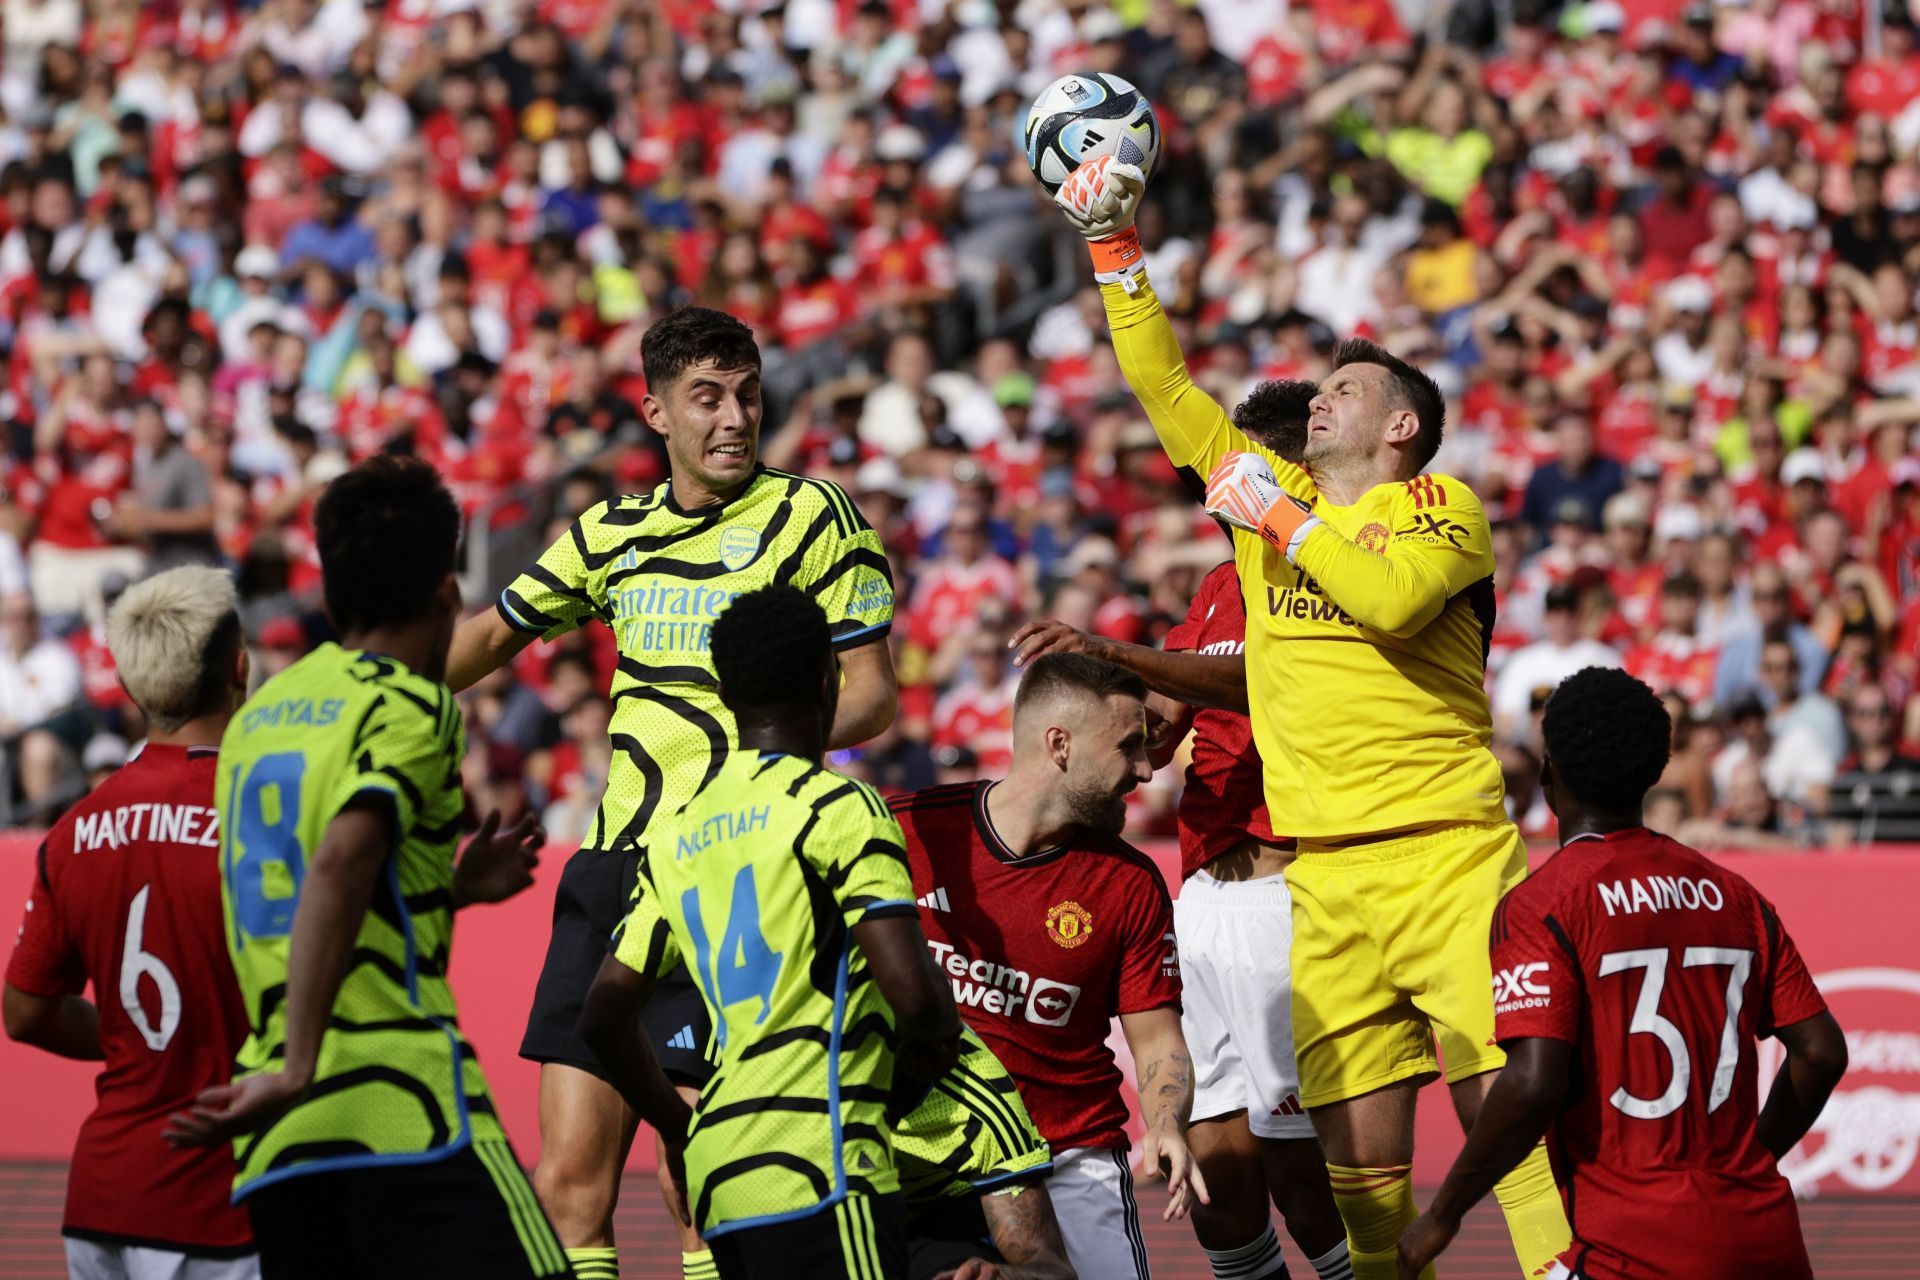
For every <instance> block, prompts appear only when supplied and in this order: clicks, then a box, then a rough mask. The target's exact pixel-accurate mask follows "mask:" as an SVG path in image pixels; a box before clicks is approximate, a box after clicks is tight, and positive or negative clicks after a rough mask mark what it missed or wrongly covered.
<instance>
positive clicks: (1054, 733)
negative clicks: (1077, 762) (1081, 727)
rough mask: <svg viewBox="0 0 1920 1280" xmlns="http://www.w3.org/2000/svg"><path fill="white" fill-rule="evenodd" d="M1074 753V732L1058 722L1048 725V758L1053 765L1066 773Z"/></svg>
mask: <svg viewBox="0 0 1920 1280" xmlns="http://www.w3.org/2000/svg"><path fill="white" fill-rule="evenodd" d="M1072 755H1073V734H1072V733H1071V732H1069V731H1068V730H1066V729H1063V728H1061V727H1060V726H1059V725H1057V724H1052V725H1048V726H1047V758H1048V759H1050V760H1052V761H1053V767H1054V768H1056V769H1058V770H1060V772H1062V773H1065V772H1066V771H1067V762H1068V760H1069V759H1070V758H1071V757H1072Z"/></svg>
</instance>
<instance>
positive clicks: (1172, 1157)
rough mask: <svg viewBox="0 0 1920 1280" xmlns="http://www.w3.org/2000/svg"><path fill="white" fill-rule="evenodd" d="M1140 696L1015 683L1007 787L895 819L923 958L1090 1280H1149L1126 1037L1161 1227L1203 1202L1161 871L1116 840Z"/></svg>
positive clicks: (1142, 719)
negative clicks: (982, 1048)
mask: <svg viewBox="0 0 1920 1280" xmlns="http://www.w3.org/2000/svg"><path fill="white" fill-rule="evenodd" d="M1146 696H1147V691H1146V686H1145V684H1144V683H1143V682H1142V681H1141V679H1140V677H1139V676H1137V675H1134V674H1133V673H1132V672H1130V671H1127V670H1124V669H1123V668H1120V667H1117V666H1114V665H1113V664H1112V663H1108V662H1101V661H1098V660H1097V659H1094V658H1089V657H1086V656H1084V655H1081V654H1071V653H1056V654H1050V655H1048V656H1047V657H1044V658H1041V659H1039V660H1037V661H1035V662H1034V663H1032V664H1031V665H1030V666H1029V667H1028V668H1027V670H1026V673H1025V674H1024V675H1023V676H1022V677H1021V680H1020V688H1019V692H1018V693H1017V694H1016V695H1015V697H1014V707H1013V764H1012V767H1011V768H1010V769H1009V771H1008V773H1007V776H1006V777H1005V778H1004V779H1000V780H997V781H980V782H966V783H959V784H956V785H952V786H944V787H932V788H929V789H927V790H925V791H918V792H914V793H913V794H911V795H907V796H901V797H898V798H896V799H895V800H893V801H892V802H891V807H892V809H893V812H894V816H895V817H897V818H898V819H899V820H900V826H901V829H902V831H903V832H904V833H905V835H906V842H907V860H908V863H909V865H910V866H911V868H912V871H913V892H914V896H915V898H916V899H917V900H918V901H919V903H920V919H921V923H922V924H923V926H924V927H925V929H926V936H927V946H928V947H929V948H930V949H931V951H932V952H933V958H934V962H935V964H936V965H937V966H938V967H939V968H940V970H941V971H942V972H944V973H945V974H947V975H948V977H949V978H950V979H951V980H952V983H953V990H954V995H955V997H956V999H957V1000H958V1002H959V1005H960V1016H961V1017H963V1018H965V1019H966V1020H967V1024H968V1025H969V1026H971V1027H972V1028H973V1029H974V1030H975V1031H976V1032H978V1033H979V1035H980V1038H981V1039H982V1040H984V1041H986V1042H987V1047H988V1048H990V1049H992V1050H993V1052H994V1056H995V1057H997V1058H999V1059H1000V1061H1001V1063H1002V1064H1003V1065H1004V1066H1005V1067H1006V1069H1007V1074H1009V1075H1011V1076H1012V1077H1013V1080H1014V1083H1015V1084H1016V1085H1018V1086H1019V1089H1020V1096H1021V1100H1022V1101H1024V1102H1025V1103H1026V1106H1027V1110H1028V1112H1029V1113H1031V1114H1032V1116H1033V1121H1034V1123H1035V1124H1036V1125H1038V1126H1039V1129H1040V1132H1041V1133H1042V1134H1043V1135H1045V1137H1046V1139H1047V1142H1048V1145H1049V1146H1050V1148H1051V1149H1052V1152H1053V1176H1052V1177H1051V1178H1050V1179H1049V1180H1048V1184H1047V1188H1048V1192H1049V1194H1050V1195H1051V1196H1052V1197H1053V1207H1054V1212H1055V1213H1056V1214H1057V1215H1058V1217H1059V1220H1060V1234H1061V1236H1062V1237H1063V1238H1064V1239H1065V1240H1066V1245H1067V1256H1068V1260H1069V1261H1071V1262H1072V1264H1073V1269H1074V1271H1075V1272H1076V1273H1077V1274H1079V1275H1081V1276H1083V1277H1086V1278H1087V1280H1094V1278H1095V1277H1098V1280H1136V1278H1137V1280H1147V1276H1148V1274H1149V1271H1148V1263H1147V1249H1146V1239H1145V1237H1144V1236H1143V1235H1142V1234H1141V1231H1140V1215H1139V1211H1138V1208H1137V1206H1136V1204H1135V1201H1134V1194H1133V1173H1132V1170H1131V1168H1130V1166H1129V1165H1128V1162H1127V1146H1128V1140H1127V1133H1126V1123H1127V1107H1126V1102H1125V1100H1124V1099H1123V1098H1122V1097H1121V1093H1120V1084H1121V1074H1120V1067H1119V1064H1118V1063H1116V1062H1115V1061H1114V1056H1113V1051H1112V1050H1111V1049H1110V1048H1108V1047H1107V1035H1108V1030H1109V1027H1110V1025H1111V1022H1112V1020H1113V1019H1114V1018H1118V1019H1119V1020H1120V1029H1121V1032H1122V1034H1124V1035H1125V1037H1126V1041H1127V1047H1128V1049H1129V1050H1130V1051H1131V1052H1132V1054H1133V1060H1134V1063H1135V1066H1136V1069H1137V1072H1138V1080H1139V1092H1140V1109H1141V1116H1142V1119H1143V1120H1144V1121H1145V1123H1146V1137H1145V1141H1144V1144H1143V1151H1142V1161H1141V1162H1142V1164H1143V1165H1144V1166H1145V1167H1146V1168H1147V1169H1148V1170H1149V1171H1150V1172H1151V1173H1155V1174H1158V1173H1162V1172H1164V1173H1165V1175H1166V1177H1167V1180H1168V1189H1169V1193H1170V1199H1169V1204H1168V1207H1167V1211H1166V1216H1167V1217H1169V1218H1173V1217H1179V1216H1182V1215H1184V1214H1185V1213H1186V1212H1187V1210H1188V1208H1189V1206H1190V1205H1191V1204H1192V1203H1193V1202H1194V1201H1199V1202H1201V1203H1204V1202H1205V1201H1206V1199H1207V1190H1206V1183H1205V1179H1204V1178H1203V1176H1202V1175H1201V1174H1200V1172H1199V1171H1198V1170H1197V1169H1195V1168H1193V1164H1192V1157H1191V1155H1190V1153H1189V1151H1188V1148H1187V1143H1186V1126H1187V1117H1188V1112H1189V1108H1190V1107H1191V1105H1192V1101H1193V1068H1192V1061H1191V1059H1190V1057H1189V1056H1188V1053H1187V1045H1186V1040H1185V1038H1184V1037H1183V1036H1182V1035H1181V1031H1180V971H1179V962H1178V959H1177V957H1176V956H1175V954H1174V938H1173V910H1172V904H1171V903H1170V902H1169V901H1168V900H1167V889H1166V885H1165V883H1164V882H1163V881H1162V880H1161V878H1160V872H1159V870H1158V869H1157V868H1156V867H1155V866H1154V865H1153V864H1152V863H1151V862H1149V861H1148V860H1147V859H1146V858H1145V857H1144V856H1143V855H1141V854H1140V853H1139V852H1138V851H1136V850H1135V849H1133V848H1132V847H1131V846H1129V845H1127V844H1126V843H1125V842H1124V841H1122V840H1121V839H1120V838H1119V837H1120V832H1121V830H1122V829H1123V828H1124V827H1125V825H1126V819H1127V804H1126V797H1127V793H1128V792H1130V791H1132V790H1133V788H1134V787H1135V786H1136V785H1138V784H1139V783H1141V782H1144V781H1145V780H1147V779H1148V778H1150V777H1152V776H1153V766H1152V764H1151V763H1150V762H1149V761H1148V759H1147V733H1146V705H1145V699H1146Z"/></svg>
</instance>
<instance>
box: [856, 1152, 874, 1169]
mask: <svg viewBox="0 0 1920 1280" xmlns="http://www.w3.org/2000/svg"><path fill="white" fill-rule="evenodd" d="M855 1167H856V1168H857V1169H859V1170H860V1171H861V1172H862V1173H865V1172H867V1171H868V1170H870V1169H872V1168H873V1167H874V1166H873V1157H872V1156H870V1155H868V1154H867V1153H866V1152H864V1151H862V1152H861V1153H860V1159H859V1161H858V1162H857V1163H856V1165H855Z"/></svg>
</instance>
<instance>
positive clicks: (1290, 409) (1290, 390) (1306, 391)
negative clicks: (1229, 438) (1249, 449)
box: [1233, 378, 1320, 463]
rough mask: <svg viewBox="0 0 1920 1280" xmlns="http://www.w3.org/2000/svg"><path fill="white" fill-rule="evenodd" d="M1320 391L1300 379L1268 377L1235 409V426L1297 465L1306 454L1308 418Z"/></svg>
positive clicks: (1256, 441)
mask: <svg viewBox="0 0 1920 1280" xmlns="http://www.w3.org/2000/svg"><path fill="white" fill-rule="evenodd" d="M1319 394H1320V388H1319V387H1317V386H1315V385H1314V384H1313V383H1311V382H1306V381H1302V380H1301V379H1299V378H1269V379H1268V380H1267V381H1265V382H1263V383H1261V384H1260V385H1259V386H1257V387H1255V388H1254V389H1253V390H1252V391H1250V392H1248V393H1247V398H1246V399H1245V400H1242V401H1241V402H1240V403H1239V404H1237V405H1235V406H1234V408H1233V425H1234V426H1236V427H1238V428H1240V430H1241V431H1242V432H1243V433H1244V434H1245V435H1246V437H1247V439H1249V440H1251V441H1253V442H1254V443H1255V444H1257V445H1259V446H1260V447H1261V448H1263V449H1271V450H1273V451H1274V452H1275V453H1277V454H1279V455H1280V456H1281V457H1282V458H1285V459H1286V460H1287V461H1288V462H1292V463H1298V462H1299V461H1300V458H1301V455H1303V454H1304V453H1306V451H1307V417H1308V415H1309V414H1310V412H1311V410H1310V409H1309V408H1308V406H1309V405H1311V404H1312V403H1313V398H1314V397H1315V396H1317V395H1319Z"/></svg>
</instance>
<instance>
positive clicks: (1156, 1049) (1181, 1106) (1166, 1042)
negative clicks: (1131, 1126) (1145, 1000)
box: [1120, 1005, 1212, 1222]
mask: <svg viewBox="0 0 1920 1280" xmlns="http://www.w3.org/2000/svg"><path fill="white" fill-rule="evenodd" d="M1120 1030H1121V1032H1122V1033H1123V1034H1124V1035H1125V1036H1126V1037H1127V1048H1128V1049H1129V1050H1130V1051H1131V1052H1132V1053H1133V1061H1134V1063H1135V1066H1136V1069H1137V1070H1138V1071H1139V1073H1140V1115H1141V1119H1143V1120H1144V1121H1146V1125H1147V1136H1146V1139H1145V1141H1144V1142H1142V1144H1141V1148H1140V1164H1141V1168H1142V1170H1143V1171H1144V1173H1145V1175H1146V1176H1147V1177H1148V1178H1159V1177H1163V1176H1164V1177H1165V1178H1166V1180H1167V1211H1166V1213H1165V1214H1164V1215H1163V1216H1164V1217H1165V1219H1166V1220H1167V1221H1169V1222H1171V1221H1172V1220H1173V1219H1175V1218H1184V1217H1186V1215H1187V1210H1188V1209H1189V1208H1191V1207H1192V1205H1193V1202H1194V1201H1195V1200H1196V1199H1197V1200H1199V1202H1200V1203H1201V1204H1210V1203H1212V1201H1211V1200H1210V1199H1209V1198H1208V1196H1207V1184H1206V1183H1205V1182H1204V1181H1203V1180H1202V1179H1201V1177H1200V1170H1199V1168H1198V1166H1196V1165H1195V1164H1194V1162H1193V1156H1192V1155H1191V1153H1189V1152H1188V1151H1187V1117H1188V1114H1189V1113H1190V1112H1191V1111H1192V1109H1193V1059H1192V1058H1191V1057H1189V1056H1188V1054H1187V1041H1186V1037H1185V1036H1183V1035H1181V1034H1180V1010H1179V1009H1177V1008H1175V1007H1174V1006H1173V1005H1162V1006H1161V1007H1159V1008H1158V1009H1147V1010H1145V1011H1143V1012H1140V1013H1123V1014H1121V1015H1120Z"/></svg>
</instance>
